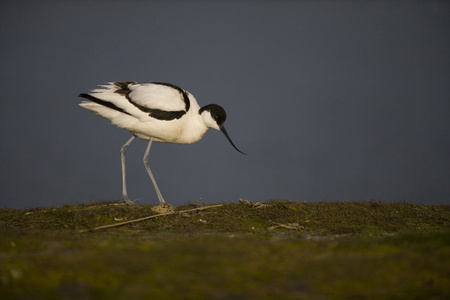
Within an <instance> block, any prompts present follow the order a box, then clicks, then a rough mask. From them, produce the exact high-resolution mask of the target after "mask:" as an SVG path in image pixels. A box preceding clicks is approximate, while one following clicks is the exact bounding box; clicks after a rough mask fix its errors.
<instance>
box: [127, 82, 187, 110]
mask: <svg viewBox="0 0 450 300" xmlns="http://www.w3.org/2000/svg"><path fill="white" fill-rule="evenodd" d="M128 88H129V89H130V90H131V93H130V94H129V95H128V97H130V99H131V101H133V102H134V103H136V104H138V105H140V106H144V107H147V108H152V109H159V110H165V111H180V110H185V108H186V104H185V103H184V99H183V95H182V94H181V93H180V91H178V90H177V89H174V88H173V87H170V86H167V85H161V84H155V83H138V84H129V85H128Z"/></svg>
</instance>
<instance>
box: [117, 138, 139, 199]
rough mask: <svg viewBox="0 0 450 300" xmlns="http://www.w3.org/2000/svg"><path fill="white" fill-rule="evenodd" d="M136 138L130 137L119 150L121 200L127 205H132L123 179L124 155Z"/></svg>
mask: <svg viewBox="0 0 450 300" xmlns="http://www.w3.org/2000/svg"><path fill="white" fill-rule="evenodd" d="M135 137H136V136H134V135H133V136H132V137H131V138H130V139H129V140H128V141H127V142H126V143H125V144H124V145H123V146H122V148H120V160H121V162H122V199H123V201H125V202H126V203H128V204H134V203H133V201H131V200H130V199H129V198H128V194H127V181H126V179H125V153H126V152H127V148H128V146H130V144H131V142H132V141H133V140H134V138H135Z"/></svg>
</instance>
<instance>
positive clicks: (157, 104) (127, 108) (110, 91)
mask: <svg viewBox="0 0 450 300" xmlns="http://www.w3.org/2000/svg"><path fill="white" fill-rule="evenodd" d="M100 87H101V88H98V89H95V90H93V91H91V93H89V94H80V95H79V96H80V97H82V98H85V99H87V100H89V101H83V102H81V103H80V106H81V107H84V108H86V109H88V110H90V111H93V112H94V113H96V114H97V115H100V116H102V117H104V118H106V119H109V120H111V122H112V123H113V124H115V125H117V126H118V127H121V128H125V129H127V130H128V131H130V132H131V133H132V134H133V136H132V137H131V138H130V139H129V140H128V141H127V142H126V143H125V144H124V145H123V146H122V148H121V149H120V153H121V162H122V198H123V200H124V201H125V202H126V203H128V204H132V203H133V202H132V201H131V200H130V199H129V198H128V194H127V185H126V179H125V152H126V150H127V147H128V146H129V145H130V144H131V142H132V141H133V140H134V139H135V138H136V137H138V138H141V139H144V140H148V141H149V142H148V145H147V149H146V150H145V154H144V157H143V163H144V166H145V169H146V170H147V173H148V175H149V176H150V179H151V180H152V183H153V186H154V187H155V190H156V194H157V195H158V199H159V202H160V204H164V203H166V202H165V201H164V198H163V196H162V194H161V192H160V190H159V188H158V185H157V184H156V181H155V178H154V176H153V174H152V171H151V170H150V167H149V164H148V154H149V152H150V147H151V145H152V142H153V141H155V142H161V143H177V144H191V143H194V142H197V141H198V140H200V139H201V138H202V137H203V135H204V134H205V133H206V131H207V130H208V129H209V128H214V129H217V130H220V131H222V133H223V134H224V135H225V137H226V138H227V139H228V141H229V142H230V143H231V145H232V146H233V147H234V148H235V149H236V150H237V151H239V152H240V153H242V154H245V153H243V152H242V151H240V150H239V149H238V148H237V147H236V146H235V145H234V143H233V142H232V141H231V138H230V136H229V135H228V133H227V131H226V130H225V127H224V123H225V119H226V113H225V110H224V109H223V108H222V107H220V106H219V105H217V104H209V105H206V106H203V107H201V108H200V106H199V105H198V104H197V101H196V100H195V98H194V96H192V95H191V94H190V93H189V92H188V91H185V90H183V89H182V88H180V87H178V86H176V85H173V84H170V83H162V82H149V83H137V82H134V81H117V82H110V83H109V84H107V85H101V86H100Z"/></svg>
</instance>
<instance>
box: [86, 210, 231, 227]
mask: <svg viewBox="0 0 450 300" xmlns="http://www.w3.org/2000/svg"><path fill="white" fill-rule="evenodd" d="M219 206H223V204H216V205H210V206H203V207H197V208H191V209H186V210H180V211H174V212H169V213H162V214H157V215H151V216H147V217H143V218H139V219H134V220H129V221H125V222H120V223H115V224H108V225H102V226H97V227H94V228H90V229H83V230H80V231H79V232H80V233H83V232H88V231H95V230H100V229H105V228H111V227H118V226H122V225H126V224H130V223H137V222H142V221H145V220H148V219H152V218H157V217H162V216H167V215H173V214H177V213H185V212H189V211H199V210H205V209H209V208H214V207H219Z"/></svg>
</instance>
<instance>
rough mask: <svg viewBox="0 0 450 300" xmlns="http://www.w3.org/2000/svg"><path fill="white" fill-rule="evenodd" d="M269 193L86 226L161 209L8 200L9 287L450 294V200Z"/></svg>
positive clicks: (122, 295) (4, 223)
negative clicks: (284, 197)
mask: <svg viewBox="0 0 450 300" xmlns="http://www.w3.org/2000/svg"><path fill="white" fill-rule="evenodd" d="M265 204H268V205H269V206H266V207H261V208H252V207H246V206H243V205H241V204H226V205H223V206H221V207H217V208H213V209H210V210H204V211H198V212H195V211H194V212H190V213H181V214H175V215H169V216H164V217H158V218H154V219H149V220H146V221H143V222H136V223H132V224H127V225H125V226H121V227H113V228H110V229H106V230H99V231H92V232H86V233H79V230H82V229H86V228H94V227H95V226H100V225H105V224H109V223H115V222H119V221H118V220H119V219H120V220H132V219H135V218H140V217H144V216H148V215H152V214H154V213H153V212H152V211H151V206H149V205H136V206H124V205H117V204H116V203H94V204H90V205H81V206H64V207H55V208H40V209H33V210H9V209H2V210H0V222H1V228H2V229H1V230H0V298H1V299H16V298H19V299H23V298H33V299H65V298H77V299H146V298H170V299H216V298H230V299H236V298H237V299H274V298H276V299H320V298H325V299H345V298H354V299H374V298H378V299H384V298H394V299H411V298H413V297H416V298H422V299H427V298H433V299H446V298H449V297H450V290H449V286H450V277H449V276H448V270H449V269H450V259H449V257H450V230H449V229H448V228H450V226H449V225H450V224H449V220H450V209H449V207H448V206H423V205H412V204H404V203H400V204H399V203H392V204H390V203H383V202H342V203H325V202H322V203H297V202H289V201H269V202H266V203H265ZM192 207H193V206H185V207H180V208H178V209H179V210H185V209H189V208H192ZM275 224H278V225H280V224H281V225H288V226H285V227H273V226H274V225H275Z"/></svg>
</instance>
